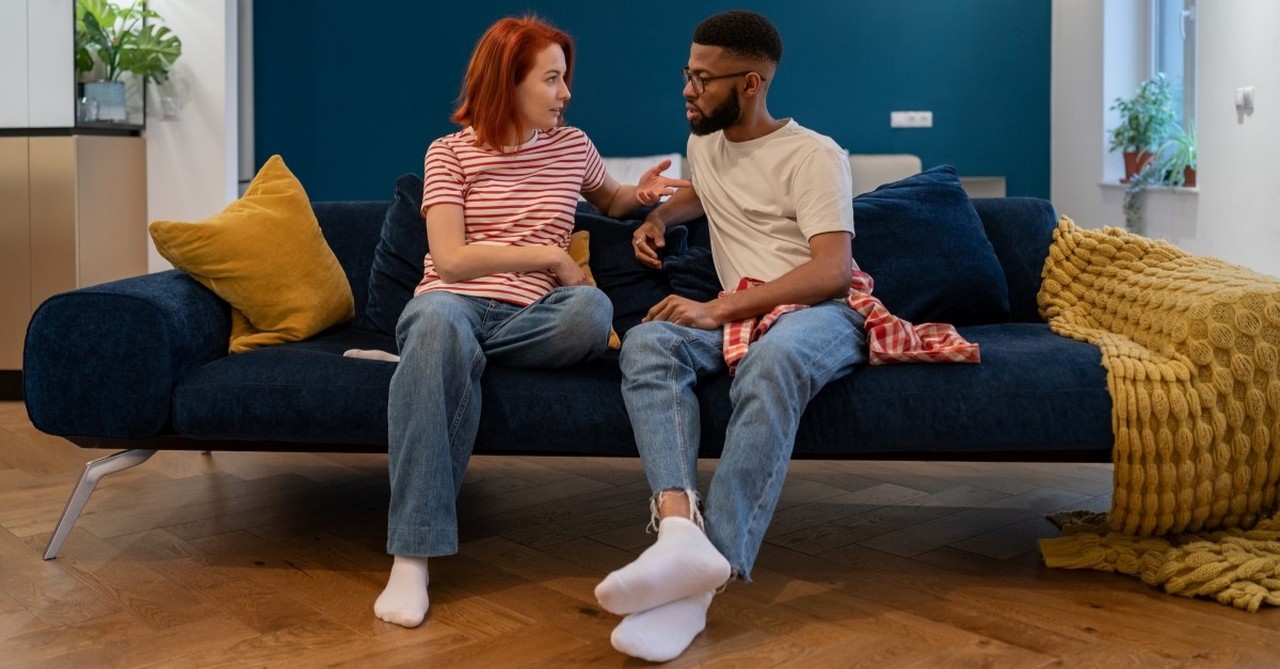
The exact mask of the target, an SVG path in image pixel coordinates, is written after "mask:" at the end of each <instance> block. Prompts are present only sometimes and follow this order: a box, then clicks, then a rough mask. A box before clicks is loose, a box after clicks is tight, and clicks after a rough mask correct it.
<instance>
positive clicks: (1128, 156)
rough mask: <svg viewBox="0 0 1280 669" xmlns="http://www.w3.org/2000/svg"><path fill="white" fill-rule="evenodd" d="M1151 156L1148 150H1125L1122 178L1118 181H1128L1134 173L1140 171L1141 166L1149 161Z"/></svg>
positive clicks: (1124, 182) (1125, 182)
mask: <svg viewBox="0 0 1280 669" xmlns="http://www.w3.org/2000/svg"><path fill="white" fill-rule="evenodd" d="M1151 158H1152V153H1151V152H1150V151H1125V152H1124V178H1123V179H1121V180H1120V183H1122V184H1127V183H1129V181H1130V180H1132V179H1133V177H1134V175H1136V174H1137V173H1138V172H1141V171H1142V168H1143V166H1145V165H1146V164H1147V163H1149V162H1151Z"/></svg>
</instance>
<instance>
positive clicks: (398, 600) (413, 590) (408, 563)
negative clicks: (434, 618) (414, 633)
mask: <svg viewBox="0 0 1280 669" xmlns="http://www.w3.org/2000/svg"><path fill="white" fill-rule="evenodd" d="M427 581H428V578H427V558H420V557H408V556H404V555H397V556H396V559H395V562H393V563H392V564H391V576H390V577H389V578H388V579H387V588H386V589H385V590H383V591H382V594H381V595H378V601H376V602H374V603H373V613H374V615H376V616H378V617H379V618H381V619H382V620H385V621H387V622H389V623H394V624H396V625H400V626H401V627H417V626H418V625H421V624H422V619H423V618H425V617H427V608H428V607H429V606H430V604H431V602H430V600H428V599H427Z"/></svg>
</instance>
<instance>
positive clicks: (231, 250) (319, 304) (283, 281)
mask: <svg viewBox="0 0 1280 669" xmlns="http://www.w3.org/2000/svg"><path fill="white" fill-rule="evenodd" d="M150 231H151V237H152V239H154V240H155V244H156V250H158V251H159V252H160V255H162V256H164V258H165V259H166V260H168V261H169V262H171V263H173V265H174V267H176V268H178V269H180V270H182V271H184V272H186V273H188V274H190V275H191V276H192V277H193V278H194V279H195V280H197V281H199V282H200V283H201V284H203V285H204V286H205V287H206V288H208V289H210V290H212V291H213V292H214V293H216V294H217V295H218V297H221V298H222V299H223V300H225V301H226V302H227V303H228V304H230V305H231V306H232V312H231V338H230V345H229V350H230V351H231V352H232V353H242V352H244V351H248V350H251V349H254V348H258V347H260V346H267V345H271V344H279V343H283V342H289V341H298V340H301V339H305V338H307V337H310V336H311V335H314V334H316V333H317V332H320V331H321V330H324V329H326V328H328V327H330V326H333V325H336V324H338V323H341V322H344V321H348V320H350V319H351V318H352V316H353V315H354V312H355V305H354V299H353V297H352V295H351V285H350V284H349V283H347V277H346V275H345V274H344V273H343V270H342V266H341V265H340V264H339V263H338V259H337V258H336V257H335V256H334V254H333V251H332V250H331V249H330V248H329V245H328V244H327V243H325V239H324V235H323V234H321V232H320V226H319V224H318V223H317V222H316V216H315V213H314V212H313V211H312V210H311V202H310V200H309V199H308V198H307V193H306V191H305V190H304V189H303V187H302V184H301V183H299V182H298V179H297V178H296V177H294V175H293V173H292V172H290V171H289V168H288V167H287V166H285V164H284V160H282V159H281V158H280V156H272V157H271V158H270V159H268V160H267V162H266V164H265V165H263V166H262V169H261V170H260V171H259V172H258V174H257V176H255V177H254V178H253V182H252V183H250V184H249V188H248V189H247V190H246V191H245V194H244V195H243V196H242V197H241V198H240V199H238V200H236V201H235V202H232V203H231V204H229V205H227V207H226V208H225V209H223V210H222V211H221V212H219V213H218V214H215V215H213V216H211V217H209V218H207V219H204V220H202V221H197V222H194V223H190V222H182V221H164V220H160V221H153V222H152V223H151V225H150Z"/></svg>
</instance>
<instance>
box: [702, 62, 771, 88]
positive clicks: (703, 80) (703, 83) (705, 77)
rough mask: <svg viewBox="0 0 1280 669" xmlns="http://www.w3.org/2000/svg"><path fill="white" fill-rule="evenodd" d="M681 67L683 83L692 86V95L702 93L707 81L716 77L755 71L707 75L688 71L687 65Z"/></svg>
mask: <svg viewBox="0 0 1280 669" xmlns="http://www.w3.org/2000/svg"><path fill="white" fill-rule="evenodd" d="M682 69H683V70H684V81H685V83H687V84H689V85H691V86H693V94H694V95H702V92H703V91H705V90H707V82H708V81H715V80H716V79H729V78H731V77H742V76H746V75H748V74H751V73H752V72H755V70H743V71H742V72H732V73H730V74H717V75H715V76H712V77H708V76H707V75H705V74H694V73H692V72H690V71H689V66H687V65H686V66H685V67H684V68H682ZM757 76H758V73H757ZM760 81H764V77H760Z"/></svg>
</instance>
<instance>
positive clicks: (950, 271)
mask: <svg viewBox="0 0 1280 669" xmlns="http://www.w3.org/2000/svg"><path fill="white" fill-rule="evenodd" d="M853 226H854V230H855V236H854V240H853V257H854V259H855V260H856V261H857V263H858V266H859V267H860V268H862V270H863V271H864V272H866V273H867V274H870V275H871V278H872V279H874V280H875V289H874V291H873V294H874V295H875V296H876V297H878V298H879V299H880V301H881V302H883V303H884V305H885V307H887V308H888V309H889V311H891V312H893V314H894V315H895V316H898V317H900V318H905V319H906V320H908V321H911V322H912V323H917V324H918V323H925V322H941V323H951V324H952V325H976V324H983V323H1003V322H1007V321H1008V320H1009V289H1008V285H1007V284H1006V281H1005V276H1004V270H1003V269H1002V268H1001V267H1000V261H999V260H998V259H997V258H996V254H995V250H994V249H993V248H992V246H991V242H990V241H989V240H988V239H987V235H986V232H985V231H984V229H983V226H982V220H981V219H980V218H978V213H977V211H975V210H974V208H973V204H972V203H971V202H970V201H969V196H968V194H966V193H965V191H964V188H962V187H961V186H960V179H959V177H958V176H957V175H956V170H955V168H954V167H952V166H950V165H941V166H938V167H934V168H932V169H929V170H926V171H924V172H921V173H920V174H916V175H914V176H910V177H907V178H906V179H902V180H900V181H895V182H893V183H889V184H885V185H883V186H881V187H879V188H877V189H875V190H873V191H871V192H870V193H864V194H862V195H859V196H858V197H855V198H854V199H853Z"/></svg>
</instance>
